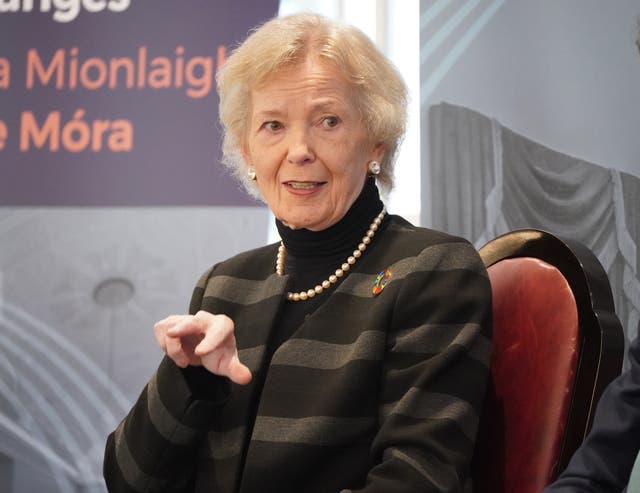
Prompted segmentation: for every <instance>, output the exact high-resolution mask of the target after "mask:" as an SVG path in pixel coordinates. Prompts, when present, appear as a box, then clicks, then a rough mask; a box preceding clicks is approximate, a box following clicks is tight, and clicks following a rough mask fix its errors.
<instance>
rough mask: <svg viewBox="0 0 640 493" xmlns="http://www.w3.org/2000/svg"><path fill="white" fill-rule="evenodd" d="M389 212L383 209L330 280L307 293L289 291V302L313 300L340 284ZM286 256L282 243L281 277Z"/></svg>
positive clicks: (279, 268) (277, 259)
mask: <svg viewBox="0 0 640 493" xmlns="http://www.w3.org/2000/svg"><path fill="white" fill-rule="evenodd" d="M386 213H387V211H386V210H385V208H384V207H383V208H382V211H381V212H380V214H378V215H377V216H376V218H375V219H374V220H373V222H372V223H371V224H370V225H369V229H368V230H367V232H366V233H365V234H364V236H363V237H362V241H361V243H360V244H359V245H358V248H356V249H355V250H354V251H353V254H352V255H351V256H350V257H348V258H347V260H346V262H344V263H343V264H342V265H341V266H340V267H339V268H338V269H336V270H335V272H334V273H333V274H331V275H330V276H329V278H328V279H325V280H324V281H322V282H321V283H320V284H318V285H317V286H316V287H315V288H311V289H308V290H306V291H300V292H297V293H292V292H291V291H289V292H288V293H287V300H289V301H305V300H308V299H309V298H313V297H314V296H315V295H317V294H322V293H323V292H324V290H326V289H329V288H330V287H331V286H332V285H333V284H335V283H337V282H338V279H340V278H341V277H343V276H344V275H345V273H346V272H347V271H348V270H349V269H351V266H352V265H353V264H355V263H356V261H357V260H358V259H359V258H360V256H361V255H362V253H363V252H364V251H365V250H366V249H367V246H368V245H369V244H370V243H371V239H372V238H373V237H374V236H375V234H376V231H378V227H379V226H380V223H382V219H383V218H384V216H385V214H386ZM285 255H286V249H285V247H284V244H283V243H282V241H281V242H280V246H279V247H278V256H277V258H276V273H277V274H278V275H279V276H283V275H284V257H285Z"/></svg>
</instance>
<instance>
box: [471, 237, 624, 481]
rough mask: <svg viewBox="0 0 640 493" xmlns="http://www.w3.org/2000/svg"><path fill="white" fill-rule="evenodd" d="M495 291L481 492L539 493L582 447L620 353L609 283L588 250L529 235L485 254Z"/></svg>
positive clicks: (493, 244)
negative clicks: (597, 404) (596, 406)
mask: <svg viewBox="0 0 640 493" xmlns="http://www.w3.org/2000/svg"><path fill="white" fill-rule="evenodd" d="M480 255H481V257H482V259H483V261H484V263H485V265H486V267H487V269H488V272H489V278H490V280H491V287H492V291H493V354H492V358H491V379H490V382H489V387H488V389H487V397H486V400H485V407H484V410H483V414H482V416H481V419H480V427H479V434H478V442H477V445H476V452H475V455H474V461H473V476H474V491H475V492H476V493H540V491H542V489H543V488H544V487H545V486H546V485H547V484H549V483H550V482H552V481H553V480H554V479H555V478H556V477H557V475H558V474H559V473H560V472H561V471H562V470H563V469H564V468H565V467H566V465H567V464H568V462H569V459H570V457H571V455H572V454H573V453H574V452H575V450H576V449H577V448H578V446H579V445H580V443H582V440H583V439H584V437H585V435H586V433H587V431H588V429H589V427H590V425H591V420H592V414H593V412H594V410H595V405H596V403H597V401H598V399H599V397H600V394H601V393H602V390H603V389H604V387H605V386H606V385H607V384H608V383H609V382H610V381H611V380H612V379H613V378H614V377H615V376H617V375H618V374H619V372H620V369H621V365H622V358H623V352H624V338H623V332H622V326H621V324H620V321H619V320H618V318H617V317H616V315H615V311H614V306H613V297H612V294H611V288H610V285H609V281H608V278H607V275H606V273H605V271H604V269H603V268H602V266H601V264H600V262H599V261H598V259H597V258H596V257H595V255H594V254H593V253H592V252H591V251H590V250H589V249H588V248H587V247H586V246H584V245H583V244H581V243H579V242H575V241H570V240H563V239H561V238H560V237H558V236H556V235H553V234H551V233H548V232H545V231H541V230H534V229H526V230H518V231H513V232H511V233H507V234H505V235H502V236H500V237H498V238H496V239H494V240H492V241H490V242H488V243H487V244H486V245H484V246H483V247H482V248H481V249H480Z"/></svg>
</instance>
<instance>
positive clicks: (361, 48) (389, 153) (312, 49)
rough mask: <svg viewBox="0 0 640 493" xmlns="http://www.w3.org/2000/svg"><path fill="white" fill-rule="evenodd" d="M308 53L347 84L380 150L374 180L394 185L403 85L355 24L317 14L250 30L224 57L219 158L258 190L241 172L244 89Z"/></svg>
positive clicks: (220, 77)
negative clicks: (332, 68)
mask: <svg viewBox="0 0 640 493" xmlns="http://www.w3.org/2000/svg"><path fill="white" fill-rule="evenodd" d="M309 56H314V57H318V59H319V60H327V61H329V62H331V63H333V64H334V65H335V66H336V67H337V68H338V70H339V71H340V72H341V73H342V74H343V75H344V77H345V79H346V80H347V82H348V83H349V84H350V85H351V87H352V89H353V91H354V95H355V98H356V105H357V107H358V109H359V110H360V113H361V115H362V118H363V121H364V123H365V125H366V127H367V130H368V131H369V132H370V134H371V137H372V141H374V142H376V143H382V144H383V145H384V148H385V155H384V158H383V160H382V161H381V163H380V165H381V171H380V174H379V175H377V177H376V179H377V181H378V182H379V184H380V185H381V188H382V189H383V191H385V192H388V191H390V190H391V188H392V186H393V167H394V164H395V159H396V154H397V151H398V146H399V144H400V142H401V141H402V138H403V136H404V133H405V126H406V113H407V89H406V85H405V83H404V81H403V80H402V77H401V76H400V74H399V73H398V71H397V69H396V68H395V67H394V66H393V64H392V63H391V62H390V61H389V60H388V59H387V58H386V57H385V56H384V55H383V54H382V53H381V52H380V51H379V50H378V49H377V48H376V46H375V45H374V44H373V43H372V42H371V40H370V39H369V38H368V37H367V36H366V35H365V34H364V33H362V31H360V30H359V29H357V28H355V27H353V26H348V25H344V24H339V23H337V22H335V21H332V20H330V19H327V18H326V17H323V16H321V15H318V14H293V15H290V16H287V17H279V18H274V19H271V20H269V21H267V22H266V23H264V24H263V25H261V26H259V27H258V28H256V29H255V30H254V31H253V32H252V33H251V34H250V35H249V37H248V38H247V39H246V40H245V41H244V42H243V43H242V44H241V45H240V46H238V47H237V48H236V49H235V50H234V51H233V53H232V54H231V55H230V56H229V58H228V59H227V60H226V62H225V63H224V65H223V66H222V67H221V69H220V71H219V72H218V75H217V84H218V93H219V96H220V121H221V122H222V126H223V132H224V137H223V143H222V152H223V163H224V164H225V166H227V167H228V168H229V169H230V170H231V171H232V173H233V174H234V175H235V176H236V177H237V178H238V179H239V180H240V181H241V182H242V183H243V184H244V185H245V187H246V188H247V190H248V191H249V192H250V193H251V194H253V195H257V187H256V186H255V183H254V182H251V181H250V180H249V179H248V178H247V175H246V167H247V166H248V163H245V162H244V159H243V157H242V152H241V146H242V144H243V142H244V138H245V135H246V132H247V125H248V124H249V112H250V101H251V98H250V92H251V89H252V88H253V87H255V86H256V85H259V84H260V83H262V82H264V81H266V80H267V79H269V78H270V77H272V76H273V75H274V74H277V73H278V71H280V70H283V69H286V68H290V67H291V66H293V65H295V64H297V63H302V62H303V61H305V60H306V59H307V57H309Z"/></svg>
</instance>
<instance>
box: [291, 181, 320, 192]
mask: <svg viewBox="0 0 640 493" xmlns="http://www.w3.org/2000/svg"><path fill="white" fill-rule="evenodd" d="M326 183H327V182H326V181H285V182H284V185H285V186H287V187H290V188H292V189H294V190H313V189H314V188H316V187H321V186H322V185H324V184H326Z"/></svg>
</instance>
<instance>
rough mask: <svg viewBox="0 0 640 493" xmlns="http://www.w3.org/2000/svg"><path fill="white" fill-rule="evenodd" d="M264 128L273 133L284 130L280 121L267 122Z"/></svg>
mask: <svg viewBox="0 0 640 493" xmlns="http://www.w3.org/2000/svg"><path fill="white" fill-rule="evenodd" d="M263 126H264V127H265V128H266V129H267V130H271V131H272V132H275V131H276V130H280V129H281V128H282V123H280V122H278V121H271V122H265V123H264V124H263Z"/></svg>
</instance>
